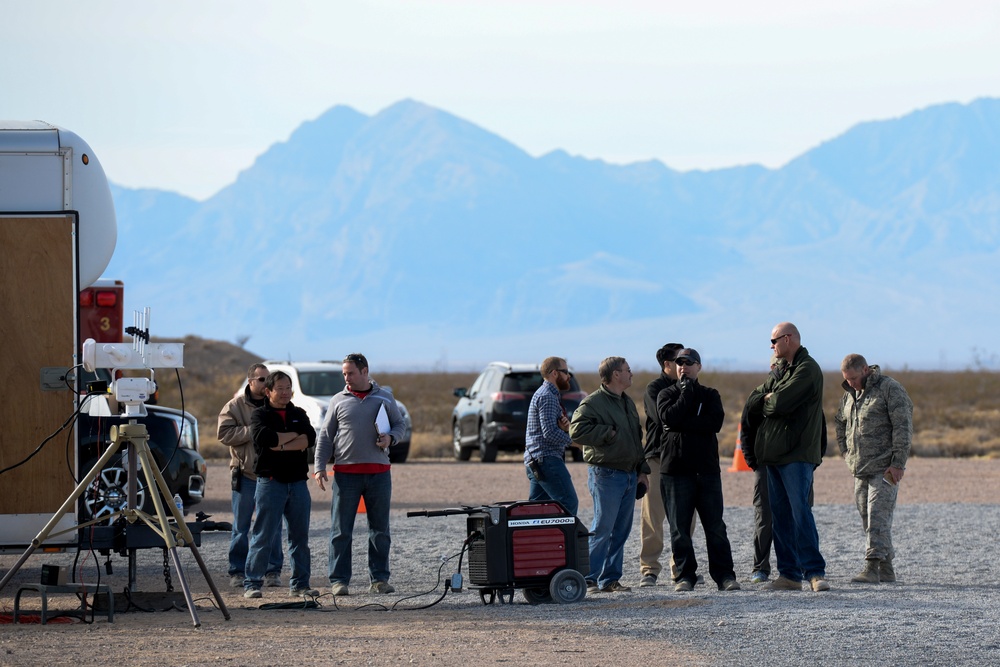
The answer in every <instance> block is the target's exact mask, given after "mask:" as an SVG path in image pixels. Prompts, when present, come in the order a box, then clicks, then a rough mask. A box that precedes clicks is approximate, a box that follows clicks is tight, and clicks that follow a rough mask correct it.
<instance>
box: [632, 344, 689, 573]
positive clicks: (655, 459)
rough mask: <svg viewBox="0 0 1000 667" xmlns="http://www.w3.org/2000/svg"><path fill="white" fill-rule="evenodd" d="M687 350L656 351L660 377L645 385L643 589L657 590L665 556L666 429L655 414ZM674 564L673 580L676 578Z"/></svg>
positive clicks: (673, 346) (679, 347) (669, 347)
mask: <svg viewBox="0 0 1000 667" xmlns="http://www.w3.org/2000/svg"><path fill="white" fill-rule="evenodd" d="M682 349H684V346H683V345H681V344H680V343H667V344H666V345H664V346H663V347H661V348H660V349H659V350H657V351H656V363H657V364H659V366H660V376H659V377H657V378H656V379H654V380H653V381H652V382H650V383H649V384H647V385H646V394H645V396H643V399H642V402H643V406H644V407H645V409H646V445H645V447H643V455H644V456H645V457H646V463H648V464H649V469H650V470H651V471H652V472H650V473H649V489H648V490H647V491H646V495H644V496H643V497H642V513H641V515H640V516H641V523H640V524H639V538H640V544H641V546H640V547H639V571H640V572H641V573H642V580H641V581H640V582H639V585H640V586H655V585H656V578H657V577H658V576H659V575H660V570H661V569H662V566H661V565H660V554H662V553H663V522H664V521H666V520H667V516H666V510H665V509H664V507H663V498H662V497H661V495H660V453H661V452H662V451H663V445H662V443H661V442H660V435H661V433H662V432H663V428H662V426H661V424H660V418H659V417H658V416H657V414H656V398H657V396H659V395H660V392H661V391H663V390H664V389H666V388H667V387H669V386H670V385H672V384H673V383H674V382H676V381H677V366H676V365H675V364H674V357H675V356H676V355H677V351H678V350H682ZM670 561H671V569H670V574H671V576H674V575H676V574H677V573H676V572H674V568H673V558H671V559H670Z"/></svg>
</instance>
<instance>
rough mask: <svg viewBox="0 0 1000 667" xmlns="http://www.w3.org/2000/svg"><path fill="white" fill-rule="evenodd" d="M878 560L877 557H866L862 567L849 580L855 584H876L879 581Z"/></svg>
mask: <svg viewBox="0 0 1000 667" xmlns="http://www.w3.org/2000/svg"><path fill="white" fill-rule="evenodd" d="M879 562H880V561H879V559H878V558H869V559H866V560H865V566H864V568H862V569H861V572H860V573H858V575H857V576H856V577H854V578H853V579H851V581H853V582H854V583H857V584H877V583H878V582H879V575H878V568H879Z"/></svg>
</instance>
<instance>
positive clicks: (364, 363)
mask: <svg viewBox="0 0 1000 667" xmlns="http://www.w3.org/2000/svg"><path fill="white" fill-rule="evenodd" d="M342 369H343V372H344V383H345V387H344V390H343V391H342V392H340V393H339V394H337V395H335V396H334V397H333V398H331V399H330V407H329V408H327V411H326V417H325V418H324V419H323V425H322V426H321V427H320V431H319V436H318V437H317V439H316V457H315V461H314V463H315V472H314V473H313V474H314V477H315V478H316V482H317V483H318V484H319V488H320V489H322V490H326V484H325V482H327V481H328V480H329V477H328V475H327V472H326V464H327V463H328V462H330V461H331V460H332V461H333V484H332V486H331V489H332V491H333V500H332V501H331V503H330V513H331V526H330V562H329V566H330V591H331V592H332V593H333V594H334V595H349V594H350V588H349V586H350V583H351V543H352V541H353V536H354V519H355V517H356V516H357V512H358V504H359V503H360V502H361V499H362V498H364V501H365V508H366V511H367V516H368V576H369V580H370V583H369V587H368V592H369V593H377V594H384V593H392V592H394V591H395V590H396V589H395V588H394V587H393V586H392V584H390V583H389V547H390V545H391V543H392V540H391V538H390V536H389V503H390V501H391V499H392V473H391V472H389V469H390V465H389V447H390V446H392V444H393V443H394V442H395V441H396V440H397V439H398V438H401V437H403V431H404V429H405V425H404V423H403V416H402V414H401V413H400V411H399V406H397V405H396V399H395V398H394V397H393V395H392V392H390V391H389V390H388V389H385V388H383V387H380V386H378V384H377V383H376V382H375V381H374V380H372V379H370V378H369V377H368V360H367V359H366V358H365V355H363V354H349V355H347V356H346V357H344V361H343V365H342Z"/></svg>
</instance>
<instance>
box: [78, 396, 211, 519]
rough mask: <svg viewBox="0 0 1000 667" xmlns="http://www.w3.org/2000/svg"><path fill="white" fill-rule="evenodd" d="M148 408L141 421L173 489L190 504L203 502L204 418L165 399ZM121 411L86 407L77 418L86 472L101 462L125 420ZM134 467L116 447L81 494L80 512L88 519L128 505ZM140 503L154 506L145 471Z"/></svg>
mask: <svg viewBox="0 0 1000 667" xmlns="http://www.w3.org/2000/svg"><path fill="white" fill-rule="evenodd" d="M146 410H147V412H148V414H147V415H146V416H145V417H138V418H136V421H138V422H139V423H141V424H145V425H146V432H147V433H148V434H149V450H150V454H151V455H152V458H153V461H155V463H156V466H157V467H158V468H159V469H160V472H161V473H162V474H163V478H164V480H165V481H166V483H167V487H168V488H169V489H170V494H171V497H170V498H167V499H166V501H167V502H169V503H172V502H173V495H174V494H180V496H181V500H183V501H184V506H185V507H187V506H189V505H194V504H195V503H200V502H201V500H202V498H203V497H204V495H205V475H206V470H207V468H206V466H205V459H204V458H203V457H202V455H201V454H200V453H199V452H198V421H197V420H196V419H195V418H194V416H192V415H191V413H189V412H181V411H180V410H175V409H174V408H167V407H163V406H159V405H147V406H146ZM127 421H128V420H126V419H123V418H121V417H95V416H92V415H89V414H86V413H84V412H82V413H80V416H79V417H78V418H77V423H76V428H77V432H78V443H79V448H80V449H79V452H80V458H79V461H80V476H81V477H82V476H83V475H84V474H86V473H87V471H89V470H90V469H91V468H93V467H94V465H95V464H96V463H97V459H98V458H99V457H100V455H101V453H103V452H104V451H105V449H106V448H107V447H108V445H109V444H110V435H109V431H110V430H111V427H112V426H115V425H120V424H125V423H127ZM127 480H128V469H127V466H126V461H124V459H123V457H122V453H121V451H118V452H116V453H115V455H114V456H113V457H112V458H111V461H110V462H109V463H108V464H107V465H105V467H104V469H103V470H102V471H101V473H100V474H99V475H98V476H97V477H96V478H95V479H94V482H93V483H92V484H91V485H90V486H89V487H88V488H87V490H86V492H85V493H84V494H83V496H82V497H81V499H80V516H81V517H82V518H84V519H85V520H90V519H93V518H98V517H100V516H102V515H105V514H111V513H112V512H114V511H116V510H119V509H121V508H123V507H124V506H125V501H126V482H127ZM136 505H137V506H138V509H141V510H143V511H144V512H147V513H149V514H152V513H153V512H154V509H153V497H152V495H151V493H150V489H147V488H146V478H145V476H143V475H141V474H140V475H139V479H138V486H137V489H136Z"/></svg>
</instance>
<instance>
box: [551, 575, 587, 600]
mask: <svg viewBox="0 0 1000 667" xmlns="http://www.w3.org/2000/svg"><path fill="white" fill-rule="evenodd" d="M549 594H550V595H551V596H552V599H553V600H554V601H555V602H558V603H559V604H571V603H573V602H579V601H580V600H582V599H583V598H584V597H585V596H586V595H587V580H586V579H584V578H583V575H582V574H580V573H579V572H577V571H576V570H559V571H558V572H556V574H555V576H554V577H552V581H550V582H549Z"/></svg>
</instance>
